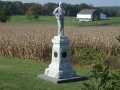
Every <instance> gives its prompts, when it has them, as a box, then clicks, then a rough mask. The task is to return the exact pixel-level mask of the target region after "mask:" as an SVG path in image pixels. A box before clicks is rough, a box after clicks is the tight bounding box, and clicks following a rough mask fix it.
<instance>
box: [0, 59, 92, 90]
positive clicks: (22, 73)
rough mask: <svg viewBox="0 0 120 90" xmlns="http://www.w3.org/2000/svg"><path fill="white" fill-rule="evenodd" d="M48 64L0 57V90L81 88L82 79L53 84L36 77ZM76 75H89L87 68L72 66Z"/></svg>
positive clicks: (62, 89) (72, 89)
mask: <svg viewBox="0 0 120 90" xmlns="http://www.w3.org/2000/svg"><path fill="white" fill-rule="evenodd" d="M48 65H49V64H47V63H43V62H36V61H31V60H22V59H17V58H8V57H0V90H81V88H82V87H83V81H80V82H71V83H65V84H54V83H52V82H49V81H45V80H42V79H40V78H37V75H39V74H43V73H44V71H45V68H47V67H48ZM74 69H75V70H76V72H77V74H78V75H81V76H89V74H90V72H89V71H90V70H89V69H88V68H80V67H79V68H78V67H74Z"/></svg>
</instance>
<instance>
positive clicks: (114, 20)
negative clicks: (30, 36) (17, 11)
mask: <svg viewBox="0 0 120 90" xmlns="http://www.w3.org/2000/svg"><path fill="white" fill-rule="evenodd" d="M76 20H77V18H76V17H65V26H95V21H92V22H78V21H76ZM10 23H22V24H46V25H57V21H56V18H55V17H54V16H40V17H39V19H38V20H34V19H33V20H31V21H28V20H26V18H25V16H12V17H11V20H10ZM111 24H119V26H120V17H111V18H107V19H106V20H99V21H97V26H101V25H111Z"/></svg>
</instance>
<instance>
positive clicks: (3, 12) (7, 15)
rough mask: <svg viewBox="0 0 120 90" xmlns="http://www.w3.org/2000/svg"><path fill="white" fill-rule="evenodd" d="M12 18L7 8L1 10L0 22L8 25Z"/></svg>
mask: <svg viewBox="0 0 120 90" xmlns="http://www.w3.org/2000/svg"><path fill="white" fill-rule="evenodd" d="M10 16H11V14H10V11H9V10H8V9H7V7H6V6H3V8H2V9H1V10H0V21H1V22H4V23H6V22H7V21H8V20H10V18H11V17H10Z"/></svg>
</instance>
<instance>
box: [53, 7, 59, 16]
mask: <svg viewBox="0 0 120 90" xmlns="http://www.w3.org/2000/svg"><path fill="white" fill-rule="evenodd" d="M57 12H58V8H56V9H55V10H54V11H53V15H55V16H56V15H58V13H57Z"/></svg>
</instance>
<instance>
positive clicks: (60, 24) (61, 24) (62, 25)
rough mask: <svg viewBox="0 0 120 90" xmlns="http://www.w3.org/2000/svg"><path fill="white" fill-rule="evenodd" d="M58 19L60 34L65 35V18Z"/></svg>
mask: <svg viewBox="0 0 120 90" xmlns="http://www.w3.org/2000/svg"><path fill="white" fill-rule="evenodd" d="M57 21H58V36H62V35H64V20H63V19H59V20H57Z"/></svg>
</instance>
